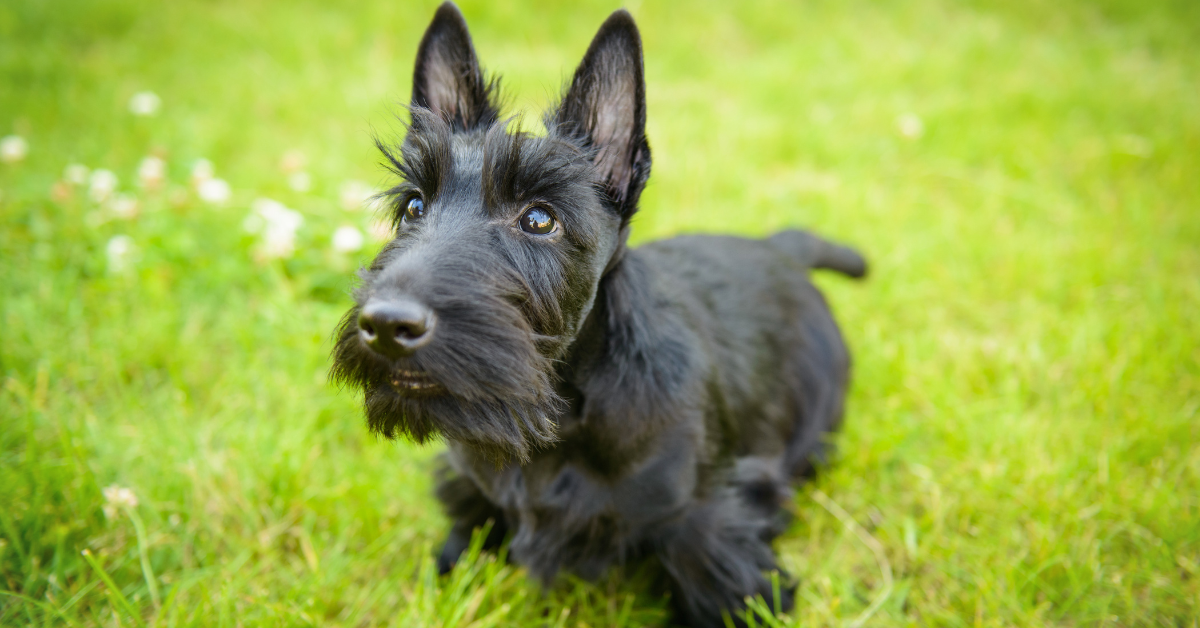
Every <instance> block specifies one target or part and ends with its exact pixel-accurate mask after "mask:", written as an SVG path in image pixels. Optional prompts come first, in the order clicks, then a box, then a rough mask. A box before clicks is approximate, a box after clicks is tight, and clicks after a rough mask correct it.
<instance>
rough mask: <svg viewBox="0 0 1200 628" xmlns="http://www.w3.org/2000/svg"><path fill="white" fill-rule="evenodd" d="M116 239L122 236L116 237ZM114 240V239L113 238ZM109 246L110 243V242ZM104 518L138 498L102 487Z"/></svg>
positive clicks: (125, 490) (116, 488)
mask: <svg viewBox="0 0 1200 628" xmlns="http://www.w3.org/2000/svg"><path fill="white" fill-rule="evenodd" d="M117 237H118V238H120V237H124V236H117ZM113 239H114V240H115V239H116V238H113ZM110 244H111V242H110ZM103 493H104V516H105V517H108V518H109V519H112V518H114V517H116V516H117V510H118V509H119V508H121V507H124V506H128V507H129V508H137V505H138V498H137V495H134V494H133V490H131V489H128V488H125V487H124V486H119V485H117V484H113V485H111V486H106V487H104V490H103Z"/></svg>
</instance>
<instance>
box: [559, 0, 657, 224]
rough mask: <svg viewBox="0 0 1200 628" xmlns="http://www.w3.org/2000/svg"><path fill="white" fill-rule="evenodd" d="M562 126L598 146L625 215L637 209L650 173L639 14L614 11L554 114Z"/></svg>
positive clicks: (601, 166)
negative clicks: (637, 16) (636, 15)
mask: <svg viewBox="0 0 1200 628" xmlns="http://www.w3.org/2000/svg"><path fill="white" fill-rule="evenodd" d="M554 122H555V123H556V124H557V126H558V128H559V129H560V130H563V131H566V132H567V133H570V134H573V135H575V136H576V137H577V138H579V139H582V140H584V142H585V143H586V144H587V145H589V146H590V147H591V148H592V149H593V150H595V151H596V153H595V157H594V163H595V165H596V169H597V170H598V172H599V174H600V180H601V181H602V182H603V184H604V187H605V188H606V189H607V191H608V194H609V198H610V200H611V201H612V202H613V203H614V204H615V205H616V207H617V209H618V211H619V212H620V213H621V215H622V217H623V218H625V219H628V218H629V217H630V216H631V215H633V212H634V211H636V210H637V201H638V196H640V195H641V193H642V188H644V187H645V186H646V179H647V178H649V176H650V145H649V144H648V143H647V142H646V81H645V78H644V77H643V71H642V39H641V37H640V36H639V35H638V29H637V25H636V24H634V22H633V16H632V15H630V14H629V12H628V11H625V10H624V9H621V10H618V11H616V12H614V13H613V14H612V15H610V16H609V17H608V19H607V20H605V21H604V24H603V25H601V26H600V30H599V32H597V33H596V37H595V38H594V39H593V40H592V44H591V46H589V47H588V51H587V53H586V54H585V55H584V56H583V61H582V62H580V64H579V68H578V69H577V70H575V77H574V78H573V79H572V80H571V86H570V87H569V88H568V89H567V94H566V96H564V97H563V101H562V104H560V105H559V107H558V110H557V111H556V112H555V114H554Z"/></svg>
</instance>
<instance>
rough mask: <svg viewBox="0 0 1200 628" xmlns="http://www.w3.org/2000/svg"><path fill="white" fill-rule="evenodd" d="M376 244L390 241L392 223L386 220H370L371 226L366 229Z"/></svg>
mask: <svg viewBox="0 0 1200 628" xmlns="http://www.w3.org/2000/svg"><path fill="white" fill-rule="evenodd" d="M367 231H368V232H370V234H371V238H373V239H374V240H375V241H376V242H386V241H388V240H391V239H392V235H393V233H392V223H391V221H388V220H372V221H371V226H370V228H369V229H367Z"/></svg>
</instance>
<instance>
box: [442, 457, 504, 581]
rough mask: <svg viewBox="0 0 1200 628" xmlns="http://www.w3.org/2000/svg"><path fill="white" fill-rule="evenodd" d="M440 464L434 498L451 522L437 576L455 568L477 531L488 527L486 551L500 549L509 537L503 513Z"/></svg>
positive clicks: (484, 542)
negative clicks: (435, 497)
mask: <svg viewBox="0 0 1200 628" xmlns="http://www.w3.org/2000/svg"><path fill="white" fill-rule="evenodd" d="M443 465H444V466H443V467H442V468H441V469H440V470H439V472H438V484H437V498H438V500H439V501H441V502H442V507H443V509H444V510H445V512H446V516H448V517H450V519H451V520H452V521H453V523H452V524H451V525H450V534H449V535H447V536H446V542H445V543H444V544H443V545H442V550H441V552H439V553H438V557H437V566H438V573H439V574H442V575H444V574H446V573H448V572H449V571H450V570H451V569H453V568H454V565H455V563H457V562H458V557H459V556H460V555H462V553H463V552H464V551H465V550H466V549H467V547H469V546H470V544H471V535H472V534H474V532H475V530H476V529H477V528H483V527H485V526H487V525H489V524H490V525H491V528H489V529H488V533H487V538H485V539H484V541H483V549H485V550H490V549H496V548H498V547H500V544H501V543H503V542H504V537H505V536H506V535H507V534H508V525H507V522H506V521H505V518H504V511H502V510H501V509H500V508H499V507H498V506H496V505H495V504H493V503H492V502H491V501H490V500H489V499H488V498H487V497H486V496H485V495H484V494H483V493H482V492H481V491H480V490H479V487H478V486H476V485H475V483H474V482H472V481H471V480H470V479H469V478H467V477H465V476H462V475H459V474H458V473H456V472H455V471H454V470H453V469H451V468H450V465H449V464H446V463H445V461H444V460H443Z"/></svg>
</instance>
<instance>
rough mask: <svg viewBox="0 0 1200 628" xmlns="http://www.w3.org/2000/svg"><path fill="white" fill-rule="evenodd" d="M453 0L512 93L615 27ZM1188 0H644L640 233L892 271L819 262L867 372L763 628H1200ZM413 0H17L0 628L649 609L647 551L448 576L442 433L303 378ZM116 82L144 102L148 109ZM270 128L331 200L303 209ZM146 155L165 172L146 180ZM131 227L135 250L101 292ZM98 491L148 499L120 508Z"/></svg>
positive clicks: (308, 372) (320, 338)
mask: <svg viewBox="0 0 1200 628" xmlns="http://www.w3.org/2000/svg"><path fill="white" fill-rule="evenodd" d="M462 6H463V10H464V13H465V14H466V16H467V18H468V20H469V22H470V24H471V26H472V29H473V32H474V35H475V39H476V45H477V48H478V49H479V52H480V55H481V57H482V59H483V61H484V62H485V65H487V66H488V67H490V68H494V69H498V70H500V71H502V72H504V73H505V74H506V77H507V85H508V88H509V89H508V91H509V94H510V95H511V101H512V105H513V106H512V110H514V111H516V110H524V111H527V112H530V113H533V112H536V111H537V110H538V109H539V108H540V107H542V106H543V105H545V104H546V103H547V102H548V101H549V100H550V98H551V97H552V96H553V95H554V94H556V93H557V91H558V87H559V85H560V84H561V83H562V81H563V79H564V78H565V77H566V76H568V73H569V71H570V70H571V69H572V68H573V67H574V63H576V62H577V61H578V59H579V57H580V56H581V55H582V53H583V50H584V49H585V47H586V45H587V42H588V41H589V39H590V37H591V35H592V34H593V32H594V29H595V28H596V27H597V26H598V25H599V24H600V22H601V21H602V20H603V18H604V17H605V16H606V15H607V13H608V12H609V11H611V10H612V9H614V8H616V7H615V5H612V4H609V3H598V2H586V3H583V4H579V3H575V4H574V5H573V6H572V7H571V8H570V9H566V8H561V7H559V6H558V5H557V4H554V3H549V2H544V3H541V4H540V5H535V3H532V2H529V3H523V4H522V5H521V6H516V3H496V2H474V1H472V2H464V3H463V5H462ZM1197 7H1200V5H1197V4H1196V3H1194V2H1190V1H1179V2H1175V3H1170V2H1159V3H1149V2H1140V1H1137V0H1128V1H1121V0H1105V1H1101V2H1083V1H1074V0H1064V1H1062V2H1054V3H1051V2H1044V1H1039V0H1006V1H1001V0H975V1H955V0H913V1H912V2H867V1H865V0H850V1H847V2H833V1H829V0H813V1H810V2H804V3H794V2H789V3H784V2H767V3H729V2H724V3H717V2H709V3H691V4H689V5H687V7H686V8H685V7H684V6H683V5H682V4H676V3H671V4H668V3H663V2H644V3H634V4H633V5H632V6H631V9H632V10H633V13H634V15H635V16H636V17H637V18H638V20H639V23H640V25H641V27H642V29H643V37H644V40H645V48H646V60H647V80H648V97H649V112H650V123H649V124H650V127H649V134H650V141H651V144H652V146H653V147H654V150H655V166H654V175H653V177H652V179H651V184H650V187H649V188H648V190H647V192H646V194H645V195H644V197H643V199H644V201H643V210H642V213H641V214H640V215H639V218H638V221H637V225H636V230H635V236H634V237H635V238H636V240H637V241H647V240H650V239H653V238H658V237H665V236H669V235H672V234H675V233H680V232H690V231H720V232H734V233H743V234H750V235H761V234H765V233H768V232H770V231H772V230H775V229H778V228H781V227H784V226H789V225H808V226H811V227H813V228H815V229H817V230H819V231H820V232H822V233H824V234H827V235H829V236H831V237H835V238H838V239H841V240H844V241H847V242H852V243H854V244H855V245H857V246H859V247H861V249H862V250H863V251H865V252H866V253H867V254H868V255H869V257H870V259H871V262H872V264H873V273H874V274H873V275H872V277H871V278H870V279H869V280H868V281H866V282H865V283H861V284H859V283H852V282H848V281H844V280H842V279H839V278H836V277H820V278H819V279H818V281H819V283H820V284H821V286H822V287H823V288H824V289H825V290H826V292H827V294H828V295H829V297H830V299H831V301H832V303H833V305H834V307H835V310H836V313H837V315H838V317H839V319H840V321H841V322H842V325H843V328H844V330H845V333H846V336H847V337H848V340H849V342H850V343H851V345H852V347H853V350H854V354H855V357H856V374H855V385H854V390H853V393H852V396H851V399H850V403H849V413H848V417H847V421H846V429H845V431H844V433H843V434H842V435H841V436H840V437H839V439H838V441H839V445H840V451H841V456H840V459H839V460H838V461H837V464H836V465H835V466H834V467H833V468H832V469H831V470H830V471H829V472H828V473H827V474H825V475H824V476H823V477H822V478H821V479H820V480H819V481H818V482H817V483H816V485H815V486H811V487H805V488H803V489H801V491H800V492H799V495H798V497H797V500H796V506H795V508H796V512H797V515H798V516H797V521H796V523H795V524H794V525H793V527H792V528H791V530H790V531H789V532H788V533H787V534H786V535H785V536H784V537H783V538H782V539H781V540H780V542H779V544H778V549H779V552H780V554H781V560H782V563H783V564H784V565H785V566H786V567H787V568H788V569H789V570H790V571H791V572H792V573H793V574H795V575H796V576H798V577H799V578H800V579H801V585H800V589H799V599H800V603H799V605H798V608H797V610H796V611H795V612H794V613H793V614H792V616H791V617H789V618H784V619H781V620H779V621H781V622H783V623H785V624H786V625H802V626H826V625H842V624H844V623H849V622H853V621H855V619H856V618H859V617H860V616H861V615H860V614H862V613H863V612H864V610H867V609H868V607H869V605H871V604H872V603H873V602H875V601H877V600H878V601H881V603H880V604H879V605H878V606H877V607H872V613H873V614H871V615H870V616H869V617H863V619H865V620H866V625H873V626H874V625H878V626H893V625H907V626H924V625H942V626H960V625H962V626H965V625H972V626H1007V625H1028V626H1032V625H1056V626H1077V625H1079V626H1083V625H1088V626H1090V625H1114V626H1116V625H1164V626H1192V627H1195V626H1197V625H1198V620H1197V619H1196V618H1197V617H1200V427H1198V425H1200V89H1197V85H1200V9H1198V8H1197ZM433 8H434V5H433V4H432V3H409V2H394V1H393V2H378V3H361V2H360V3H319V2H286V3H285V2H279V3H270V4H268V3H266V2H230V1H220V0H216V1H207V2H200V1H193V0H182V1H179V2H169V3H137V2H132V1H117V0H114V1H111V2H93V1H89V0H78V1H74V2H40V1H33V0H15V1H13V2H5V3H3V4H0V85H3V87H2V88H0V135H8V134H10V133H16V134H19V135H20V136H22V137H24V138H25V139H26V140H28V144H29V148H30V150H29V154H28V156H27V157H26V158H25V159H24V160H23V161H20V162H16V163H0V221H2V222H0V225H2V226H0V260H2V261H0V624H3V625H26V624H28V625H79V626H88V625H103V626H131V625H132V626H138V625H147V626H150V625H153V626H184V625H195V626H213V625H220V626H235V625H236V626H258V625H262V626H278V625H310V624H315V625H322V626H325V625H330V626H375V625H395V626H452V625H472V626H480V627H482V626H531V625H539V626H540V625H545V626H585V625H586V626H605V625H622V626H638V625H645V624H655V623H661V622H663V621H665V619H666V618H667V617H668V614H667V610H666V609H667V603H666V602H665V601H664V600H663V599H661V598H660V597H658V596H657V595H656V594H655V592H654V589H653V587H651V586H649V585H648V584H647V581H648V580H649V579H650V578H651V577H652V576H653V574H649V575H647V574H633V575H627V576H626V577H621V576H620V575H617V574H614V575H613V576H611V577H609V578H608V579H606V580H605V581H603V582H600V583H581V582H576V581H573V580H569V579H564V580H563V582H562V583H561V584H560V585H559V586H557V587H556V588H555V589H554V590H553V591H551V592H549V593H543V592H541V591H540V590H539V589H538V587H537V586H536V585H535V584H534V583H533V582H532V581H530V580H529V579H527V578H526V576H525V575H524V573H523V572H522V571H521V570H520V569H518V568H516V567H513V566H508V565H505V564H504V563H503V562H502V561H497V560H496V559H495V558H494V557H491V556H488V555H483V556H478V557H476V558H472V559H471V560H468V561H465V562H464V564H463V566H462V567H460V568H459V569H458V570H456V571H455V572H454V574H453V575H452V576H451V577H449V578H448V579H443V580H439V579H437V578H436V577H435V576H434V573H433V571H432V569H433V567H432V561H431V558H430V556H431V553H432V550H433V548H434V546H435V544H436V543H437V542H438V541H439V540H440V537H441V534H442V531H443V529H444V528H445V521H444V520H443V518H442V516H441V515H440V514H439V512H438V509H437V506H436V503H435V501H434V500H433V498H432V497H431V494H430V479H429V478H430V469H431V466H432V459H433V458H434V456H435V455H436V452H437V449H438V447H430V448H426V449H422V448H418V447H415V446H412V445H409V444H405V443H390V442H382V441H379V440H376V439H374V438H372V437H370V436H368V434H367V432H366V429H365V427H364V425H363V421H362V418H361V416H360V414H359V411H358V408H357V404H356V398H355V396H354V395H353V394H350V393H349V392H339V391H338V390H337V389H336V388H334V387H332V386H331V385H329V384H328V383H327V382H326V377H325V371H326V367H327V354H328V350H329V346H330V334H331V331H332V329H333V326H334V324H335V322H336V320H337V319H338V317H339V316H340V314H341V313H342V312H343V311H344V310H345V308H346V307H347V306H348V304H349V300H348V298H347V296H346V290H347V289H348V287H349V285H350V277H351V274H352V273H351V271H352V270H353V268H354V267H355V266H356V265H358V264H361V263H363V262H364V261H365V260H367V259H369V257H370V253H371V251H370V250H364V251H361V252H359V253H356V254H352V255H345V254H338V253H334V252H332V251H331V250H330V246H329V237H330V234H331V233H332V231H333V229H334V228H336V227H337V226H339V225H342V224H353V225H357V226H360V227H365V226H366V225H367V224H368V221H369V218H370V216H369V214H367V213H364V212H346V211H344V210H342V209H341V208H340V207H339V200H338V198H339V189H340V187H341V185H342V184H343V182H345V181H347V180H363V181H367V182H370V183H372V184H380V185H381V184H383V183H384V182H385V181H386V179H385V178H384V173H383V171H382V169H380V168H379V167H378V166H377V165H376V164H377V162H378V157H377V156H376V155H375V154H374V151H373V149H372V148H371V146H370V137H371V133H372V129H377V130H379V131H380V132H381V133H383V134H385V135H386V134H388V133H391V132H392V130H394V129H396V128H397V126H398V125H396V124H395V122H394V117H393V114H394V113H395V111H396V104H397V103H399V102H403V101H404V100H405V99H406V96H407V94H408V90H409V77H410V71H411V70H410V68H411V62H412V55H413V53H414V51H415V47H416V43H417V41H418V39H419V37H420V34H421V32H422V31H423V29H424V27H425V25H426V24H427V21H428V19H429V18H430V16H431V15H432V12H433ZM140 90H153V91H154V92H156V93H157V94H159V95H160V96H161V97H162V101H163V107H162V109H161V111H160V112H159V114H158V115H157V116H154V117H148V118H141V117H135V116H133V115H131V114H130V113H129V112H128V110H127V102H128V100H129V98H130V97H131V95H132V94H134V93H135V92H137V91H140ZM908 114H912V115H915V116H917V117H918V118H919V119H920V121H921V122H922V124H923V133H922V134H920V135H919V137H905V136H904V135H903V134H901V133H900V132H899V130H898V118H899V117H900V116H905V115H908ZM528 119H529V122H530V124H532V121H533V119H534V118H533V116H532V115H531V116H529V118H528ZM287 151H301V152H302V153H304V154H305V155H306V156H307V163H308V165H307V169H308V171H309V172H310V173H311V175H312V179H313V186H312V190H311V191H309V192H307V193H298V192H294V191H292V190H290V189H289V187H288V185H287V182H286V177H285V175H284V174H283V173H282V172H281V170H280V167H279V163H280V158H281V156H282V155H283V154H284V153H285V152H287ZM151 153H154V154H159V155H161V156H163V157H164V158H165V160H166V162H167V164H168V181H167V183H166V185H165V187H164V188H163V189H160V190H157V191H155V190H141V189H139V188H138V187H137V186H136V185H135V184H134V180H135V177H134V172H135V170H136V168H137V165H138V163H139V162H140V161H141V159H142V158H143V157H144V156H145V155H147V154H151ZM199 157H206V158H208V159H210V160H212V161H213V163H215V164H216V170H217V175H218V176H220V177H223V178H225V179H226V180H228V181H229V182H230V183H231V184H232V187H233V190H234V195H233V198H232V199H231V200H230V201H229V202H228V203H226V204H225V205H224V206H222V207H213V206H210V205H208V204H206V203H203V202H200V201H199V200H197V199H196V197H195V194H194V193H193V192H191V191H190V188H189V185H188V172H189V169H190V164H191V163H192V162H193V161H194V160H195V159H197V158H199ZM71 162H81V163H84V164H86V165H88V166H90V167H92V168H108V169H111V170H113V171H115V172H116V173H117V174H118V176H119V177H120V179H121V181H122V183H121V188H122V190H123V191H125V192H126V193H129V194H133V195H135V196H136V197H137V198H138V199H139V201H140V204H141V212H140V215H139V216H138V217H137V218H135V219H132V220H123V219H118V218H114V217H112V216H111V212H110V210H109V209H105V208H103V207H99V206H97V205H96V204H95V203H93V202H91V201H89V200H88V199H87V198H86V195H85V194H84V193H83V191H82V190H79V189H75V190H74V191H73V193H72V194H69V195H68V194H65V192H67V191H71V188H63V187H61V186H60V188H59V191H58V194H57V195H55V196H54V198H52V194H51V188H52V186H54V185H55V182H56V180H58V179H59V178H60V177H61V176H62V172H63V168H64V167H65V166H66V165H67V164H68V163H71ZM258 197H269V198H274V199H277V200H279V201H281V202H283V203H285V204H287V205H288V206H290V207H293V208H295V209H297V210H299V211H300V212H301V213H302V214H303V215H304V217H305V221H306V222H305V224H304V227H303V228H302V229H301V230H300V232H299V234H298V238H299V239H298V250H297V253H296V255H295V256H294V257H293V258H291V259H289V260H287V261H273V262H266V263H259V262H256V261H255V254H254V251H255V246H256V244H255V237H254V236H252V235H250V234H247V233H245V232H244V231H243V229H242V223H243V219H244V218H245V216H246V215H247V213H248V212H249V207H250V205H251V202H252V201H253V199H255V198H258ZM117 235H128V236H130V237H131V238H132V240H133V242H134V243H135V244H136V248H137V251H138V253H137V255H136V257H135V261H134V263H133V266H132V268H130V269H129V270H128V272H124V273H121V272H113V269H111V268H109V266H108V264H107V262H106V253H105V250H106V246H107V244H108V242H109V241H110V239H111V238H113V237H114V236H117ZM368 248H370V247H368ZM112 485H119V486H122V487H128V488H130V489H131V490H132V491H133V493H134V494H135V495H136V497H137V502H138V503H137V505H136V506H128V505H127V506H122V507H118V508H115V509H114V508H113V507H112V506H111V505H110V506H109V509H110V513H109V514H111V515H112V516H111V518H110V517H109V516H107V515H106V514H105V506H106V498H105V496H104V494H103V489H104V488H105V487H109V486H112ZM814 490H819V491H820V493H814ZM824 496H828V498H829V499H830V500H832V502H831V503H826V504H825V505H822V504H823V502H824ZM826 506H828V508H827V507H826ZM843 510H844V512H845V518H847V519H846V520H847V521H849V520H851V519H852V520H853V521H854V522H857V523H856V524H855V526H856V527H853V528H851V527H847V526H846V525H844V523H843V520H842V519H839V518H838V516H836V515H835V514H834V512H839V513H840V512H841V511H843ZM876 551H878V552H879V556H881V557H882V559H883V561H885V562H886V566H887V568H888V569H890V572H891V574H892V576H893V580H894V582H893V586H891V587H890V588H887V587H885V584H886V583H885V579H884V575H883V570H882V567H881V564H882V563H881V561H879V560H877V556H876ZM885 594H886V597H884V595H885ZM769 621H776V620H774V619H771V620H769ZM772 625H774V624H772Z"/></svg>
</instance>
